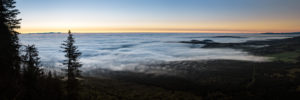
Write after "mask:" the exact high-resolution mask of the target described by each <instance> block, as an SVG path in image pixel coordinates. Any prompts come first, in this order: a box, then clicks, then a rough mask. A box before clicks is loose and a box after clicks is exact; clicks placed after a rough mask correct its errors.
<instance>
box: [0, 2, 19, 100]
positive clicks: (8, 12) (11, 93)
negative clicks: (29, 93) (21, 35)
mask: <svg viewBox="0 0 300 100" xmlns="http://www.w3.org/2000/svg"><path fill="white" fill-rule="evenodd" d="M15 3H16V2H15V1H14V0H0V68H1V70H0V80H1V81H0V90H1V91H0V99H1V100H7V99H9V100H11V99H16V98H17V97H18V95H19V93H20V88H21V84H20V62H21V59H20V56H19V48H20V45H19V39H18V32H16V31H15V29H18V28H20V26H19V24H20V20H21V19H18V18H17V15H18V14H19V13H20V12H19V11H18V10H17V9H15V6H14V5H15Z"/></svg>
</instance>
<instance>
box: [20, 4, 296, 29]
mask: <svg viewBox="0 0 300 100" xmlns="http://www.w3.org/2000/svg"><path fill="white" fill-rule="evenodd" d="M16 1H17V5H16V6H17V8H18V9H19V10H20V12H21V14H20V15H19V17H20V18H22V19H23V20H22V22H21V23H22V24H21V27H22V28H21V29H20V30H19V31H20V32H21V33H35V32H66V31H67V30H68V29H71V30H72V31H75V32H82V33H84V32H87V33H97V32H200V33H203V32H204V33H236V32H242V33H253V32H296V31H300V6H299V5H300V0H16Z"/></svg>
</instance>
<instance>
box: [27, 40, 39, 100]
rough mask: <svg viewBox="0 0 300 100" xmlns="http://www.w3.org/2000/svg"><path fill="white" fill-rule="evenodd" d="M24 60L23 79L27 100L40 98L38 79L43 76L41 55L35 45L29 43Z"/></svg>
mask: <svg viewBox="0 0 300 100" xmlns="http://www.w3.org/2000/svg"><path fill="white" fill-rule="evenodd" d="M22 62H23V64H22V65H23V66H22V68H23V80H24V92H23V93H22V94H23V95H24V98H23V99H25V100H37V98H38V93H39V91H38V90H39V89H38V87H37V86H38V81H39V79H40V78H42V74H43V73H42V70H41V69H40V68H39V67H40V57H39V54H38V51H37V49H36V48H35V46H34V45H28V46H26V48H25V55H22Z"/></svg>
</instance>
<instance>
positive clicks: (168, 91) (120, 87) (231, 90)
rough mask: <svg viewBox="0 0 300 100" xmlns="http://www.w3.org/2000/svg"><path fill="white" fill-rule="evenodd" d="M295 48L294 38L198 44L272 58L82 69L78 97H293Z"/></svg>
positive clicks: (298, 79) (298, 73)
mask: <svg viewBox="0 0 300 100" xmlns="http://www.w3.org/2000/svg"><path fill="white" fill-rule="evenodd" d="M261 45H263V46H261ZM299 46H300V37H294V38H290V39H283V40H268V41H250V42H245V43H215V42H211V43H208V44H206V46H204V48H234V49H242V50H245V51H248V52H249V53H252V54H255V55H261V56H268V57H273V59H272V61H270V62H249V61H234V60H208V61H180V62H166V63H161V64H155V65H148V66H149V68H148V69H146V70H144V71H142V72H140V71H109V70H104V69H99V70H95V71H91V72H88V73H86V75H87V76H88V77H85V78H84V81H82V82H83V84H84V86H83V88H84V91H82V95H85V97H88V98H86V99H102V100H109V99H112V100H199V99H200V100H201V99H204V100H206V99H207V100H216V99H220V100H224V99H225V100H226V99H235V100H253V99H254V100H263V99H271V100H298V99H299V98H300V64H299V62H298V61H299V50H300V49H299Z"/></svg>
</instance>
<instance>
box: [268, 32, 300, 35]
mask: <svg viewBox="0 0 300 100" xmlns="http://www.w3.org/2000/svg"><path fill="white" fill-rule="evenodd" d="M262 34H299V35H300V32H291V33H262Z"/></svg>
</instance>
